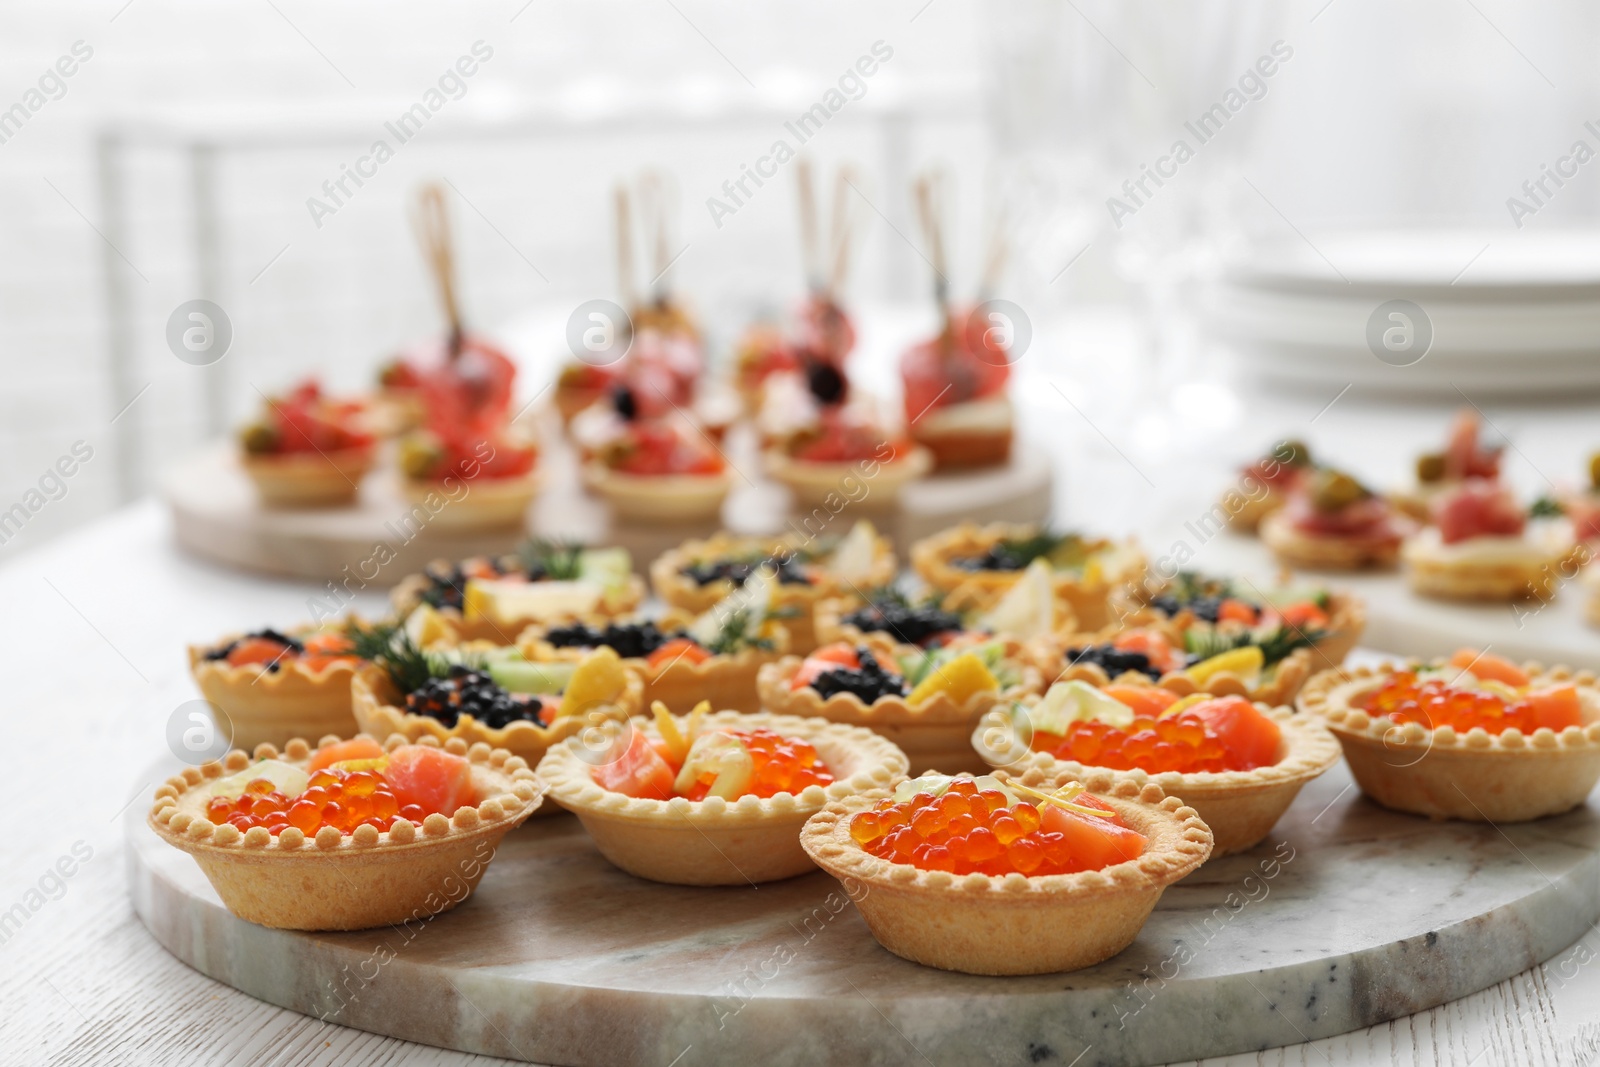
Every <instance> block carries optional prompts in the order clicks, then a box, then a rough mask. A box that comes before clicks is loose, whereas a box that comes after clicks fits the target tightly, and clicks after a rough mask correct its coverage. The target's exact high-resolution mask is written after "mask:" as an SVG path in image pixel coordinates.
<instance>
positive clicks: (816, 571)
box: [650, 520, 895, 653]
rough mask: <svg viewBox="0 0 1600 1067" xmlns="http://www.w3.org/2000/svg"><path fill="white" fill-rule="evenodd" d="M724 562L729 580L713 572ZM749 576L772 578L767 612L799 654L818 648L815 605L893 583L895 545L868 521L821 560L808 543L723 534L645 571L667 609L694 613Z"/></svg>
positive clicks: (687, 545) (691, 544) (665, 556)
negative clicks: (763, 573) (758, 572)
mask: <svg viewBox="0 0 1600 1067" xmlns="http://www.w3.org/2000/svg"><path fill="white" fill-rule="evenodd" d="M844 556H848V557H849V559H843V558H841V557H844ZM729 563H732V564H734V567H733V568H732V569H730V568H729V567H726V566H724V567H722V568H721V569H722V570H723V571H727V572H728V574H726V575H724V574H721V573H718V572H717V565H719V564H729ZM697 568H698V569H699V572H700V573H699V576H698V577H697V575H696V570H697ZM754 569H766V570H771V571H772V572H773V574H774V576H775V578H776V581H775V583H774V585H773V591H772V609H773V611H774V612H775V613H776V614H777V616H778V621H779V622H780V624H781V625H782V626H783V628H784V629H785V630H787V631H788V633H789V648H788V650H789V651H790V652H794V653H805V652H810V651H811V650H812V649H813V648H816V647H817V634H816V622H815V613H816V609H817V605H818V604H819V603H820V602H821V601H823V600H824V599H826V598H833V597H840V596H849V595H851V594H852V593H854V592H855V591H856V590H866V589H875V588H877V587H879V586H884V585H888V584H889V583H890V582H892V581H893V580H894V576H895V554H894V546H893V544H891V543H890V541H889V539H888V538H886V537H884V536H882V535H881V534H879V533H878V532H877V530H876V529H874V528H873V526H872V524H871V523H870V522H867V521H866V520H862V521H860V522H857V523H856V525H855V526H854V527H853V528H852V529H851V531H850V533H849V534H846V535H845V537H844V538H843V539H842V540H841V542H840V543H839V544H838V545H836V546H833V548H832V549H831V550H830V551H827V552H826V553H823V552H821V551H819V546H815V545H814V544H813V543H812V540H811V539H807V538H800V537H797V536H788V537H777V538H772V537H739V536H735V535H733V534H729V533H727V532H725V531H724V532H719V533H716V534H713V535H712V536H711V537H709V538H706V539H704V540H691V541H685V542H684V543H683V544H681V545H679V546H678V547H677V548H674V549H669V550H668V551H666V552H664V553H662V554H661V556H660V557H659V558H657V559H656V560H655V562H653V563H652V564H651V565H650V584H651V586H652V587H653V588H654V589H655V592H656V595H657V596H659V597H660V598H661V599H662V600H665V601H666V602H667V603H668V604H669V605H671V606H672V607H675V608H681V609H682V610H684V611H690V612H694V613H696V614H698V613H700V612H702V611H706V610H708V609H709V608H711V606H712V605H714V604H715V603H716V602H717V601H719V600H721V599H722V598H723V597H725V596H727V595H728V594H729V593H730V592H732V591H733V590H734V589H736V588H738V587H739V586H741V585H743V584H744V581H745V577H744V576H743V575H742V574H741V570H742V571H749V570H754ZM699 577H706V578H707V580H705V581H700V580H699Z"/></svg>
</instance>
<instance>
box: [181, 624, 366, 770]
mask: <svg viewBox="0 0 1600 1067" xmlns="http://www.w3.org/2000/svg"><path fill="white" fill-rule="evenodd" d="M219 643H220V642H219ZM207 651H208V650H207V649H205V648H201V647H199V646H197V645H190V646H189V671H190V673H191V674H193V675H194V682H195V685H197V686H198V687H199V688H200V695H201V696H203V697H205V698H206V700H207V701H208V702H210V703H211V704H213V705H215V706H216V707H218V708H221V709H222V712H223V714H225V715H226V716H227V717H228V724H229V726H230V727H231V728H232V736H231V738H230V741H231V743H232V744H233V745H234V746H235V747H236V748H242V749H245V750H247V751H248V750H251V749H254V748H255V747H256V746H257V745H259V744H262V743H266V744H270V745H285V744H288V742H289V739H290V738H293V737H324V736H326V735H328V734H336V735H338V736H339V737H349V736H350V735H351V734H353V733H355V732H356V719H355V714H354V712H352V711H351V710H350V680H351V679H352V678H353V677H354V676H355V672H356V669H355V665H354V664H341V665H337V666H332V667H328V668H326V669H324V670H320V671H311V670H308V669H306V666H305V664H304V663H303V662H301V661H300V660H298V659H294V658H285V659H283V660H282V661H281V662H279V664H278V669H277V670H275V671H267V670H263V669H262V666H261V664H246V665H243V666H238V667H235V666H233V665H232V664H230V663H228V662H227V661H226V660H208V659H206V652H207ZM219 725H220V724H219ZM377 736H379V737H387V736H389V734H388V732H387V731H385V732H384V733H380V734H378V735H377Z"/></svg>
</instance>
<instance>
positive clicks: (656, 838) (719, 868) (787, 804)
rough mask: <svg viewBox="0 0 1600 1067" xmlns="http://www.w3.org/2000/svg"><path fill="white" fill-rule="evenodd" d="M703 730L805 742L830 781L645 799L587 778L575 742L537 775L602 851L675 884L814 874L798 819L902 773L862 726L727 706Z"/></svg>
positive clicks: (652, 733) (895, 758) (890, 748)
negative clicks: (785, 789)
mask: <svg viewBox="0 0 1600 1067" xmlns="http://www.w3.org/2000/svg"><path fill="white" fill-rule="evenodd" d="M703 727H704V728H715V727H727V728H731V729H745V730H748V729H754V728H756V727H766V728H767V729H770V730H773V731H775V732H776V733H779V734H782V735H784V736H786V737H799V738H804V739H805V740H807V741H809V742H811V744H812V745H814V746H815V747H816V749H817V754H818V755H819V756H821V757H822V761H823V762H824V763H825V764H827V765H828V769H829V771H830V772H832V773H833V774H834V777H835V781H834V782H833V783H832V784H830V785H827V786H816V785H813V786H808V787H806V788H805V789H804V790H802V791H801V792H800V793H799V794H798V795H796V794H791V793H779V794H777V795H776V796H771V797H756V796H744V797H740V798H739V799H737V800H733V801H727V800H723V799H722V798H720V797H708V798H707V799H705V800H700V801H690V800H687V799H685V798H683V797H674V798H673V799H671V800H650V799H647V798H644V797H630V796H626V795H624V794H622V793H614V792H611V791H609V790H606V789H603V788H601V787H600V786H599V785H598V784H596V782H595V781H594V777H593V774H592V771H593V768H594V765H593V764H592V763H590V762H588V761H586V760H585V759H584V758H583V756H582V754H581V753H580V752H579V751H578V749H577V747H576V746H575V745H574V744H562V745H557V746H555V747H553V748H551V750H550V751H549V752H548V753H547V754H546V755H545V758H544V759H543V760H541V761H540V763H539V776H540V777H541V778H542V779H543V780H544V781H546V782H548V783H549V788H550V795H551V797H552V799H559V800H560V802H561V805H562V806H563V807H565V808H567V809H568V810H570V811H572V812H574V813H575V814H576V815H577V816H578V818H579V820H580V821H582V823H583V826H584V829H585V830H587V831H588V832H589V836H590V837H592V838H593V839H594V843H595V846H596V847H597V848H598V849H599V850H600V853H601V854H602V855H603V856H605V858H606V859H607V860H609V861H610V862H611V863H613V864H615V865H616V866H617V867H620V868H621V869H622V870H624V871H627V872H628V873H629V874H633V875H636V876H638V877H640V878H648V879H650V880H651V881H655V882H668V883H671V884H674V885H747V884H751V883H758V882H770V881H776V880H778V879H780V878H792V877H794V876H795V875H798V874H804V873H806V872H807V871H810V870H812V869H813V863H812V860H811V857H809V856H808V855H807V854H806V852H805V850H804V849H802V848H801V847H800V828H801V826H802V825H803V824H804V823H805V821H806V820H807V819H808V818H810V817H811V816H812V815H814V814H816V813H817V812H818V811H820V810H822V807H823V805H825V804H827V803H828V802H829V801H833V800H840V799H843V798H845V797H849V796H851V795H853V794H856V793H864V792H869V791H871V792H876V793H881V792H882V791H883V790H884V789H886V788H889V787H892V786H893V785H894V783H895V782H897V781H899V780H900V779H901V778H903V777H904V776H905V773H906V766H907V764H906V757H905V753H903V752H901V751H900V750H899V749H898V748H896V747H895V746H894V745H893V744H891V743H890V742H888V741H885V740H884V739H883V738H881V737H879V736H878V735H876V734H874V733H873V732H872V731H870V730H865V729H862V728H860V727H855V726H844V725H840V724H838V723H830V722H825V721H823V720H821V719H807V718H799V717H796V716H791V715H769V714H757V715H745V714H741V713H739V712H731V711H719V712H714V713H712V714H710V715H707V716H706V717H705V718H704V720H703ZM628 728H630V729H634V730H643V731H644V732H645V733H646V734H647V735H648V736H649V737H652V738H657V739H659V737H660V733H659V731H658V730H657V728H656V725H655V723H654V722H652V721H648V720H646V719H644V718H635V719H633V720H631V721H630V722H629V723H628ZM841 765H844V766H841Z"/></svg>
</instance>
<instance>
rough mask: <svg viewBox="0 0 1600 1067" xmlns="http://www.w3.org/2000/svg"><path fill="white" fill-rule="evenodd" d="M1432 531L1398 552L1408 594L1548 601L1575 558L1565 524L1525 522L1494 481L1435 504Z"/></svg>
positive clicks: (1460, 489) (1464, 487)
mask: <svg viewBox="0 0 1600 1067" xmlns="http://www.w3.org/2000/svg"><path fill="white" fill-rule="evenodd" d="M1434 519H1435V524H1434V525H1432V526H1427V527H1424V528H1423V529H1422V530H1420V531H1419V532H1418V533H1416V534H1415V535H1414V536H1412V537H1411V538H1409V539H1407V541H1406V543H1405V547H1404V548H1403V549H1402V550H1401V558H1402V559H1403V560H1404V561H1405V565H1406V579H1407V582H1408V584H1409V585H1410V586H1411V589H1412V591H1413V592H1416V593H1420V594H1422V595H1423V596H1433V597H1442V598H1445V599H1450V600H1501V601H1505V600H1524V599H1527V598H1530V597H1538V598H1540V599H1547V598H1548V597H1550V596H1552V595H1554V592H1555V588H1554V587H1555V586H1556V584H1557V582H1558V578H1559V572H1560V571H1562V570H1566V572H1567V573H1569V574H1570V573H1572V569H1571V562H1572V557H1573V556H1574V555H1575V554H1576V553H1578V551H1579V549H1578V541H1577V539H1576V538H1575V537H1574V536H1573V533H1574V531H1573V526H1572V523H1571V522H1570V521H1569V520H1567V519H1565V518H1554V519H1541V520H1540V521H1538V522H1537V523H1531V524H1530V523H1529V522H1528V516H1527V512H1526V511H1525V510H1524V509H1523V507H1522V505H1521V504H1519V503H1518V502H1517V501H1516V499H1515V498H1514V497H1513V496H1512V495H1511V492H1510V490H1508V489H1506V488H1505V487H1503V486H1501V485H1499V484H1498V483H1496V482H1488V481H1482V480H1479V479H1468V480H1467V481H1465V482H1463V483H1461V484H1460V485H1459V486H1457V487H1456V488H1454V489H1451V490H1449V491H1448V492H1446V493H1444V494H1442V495H1441V496H1440V497H1439V498H1438V499H1437V500H1436V501H1435V504H1434Z"/></svg>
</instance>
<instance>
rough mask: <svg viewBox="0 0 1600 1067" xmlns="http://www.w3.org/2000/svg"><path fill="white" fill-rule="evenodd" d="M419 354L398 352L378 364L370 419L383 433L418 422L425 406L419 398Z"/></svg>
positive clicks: (394, 432)
mask: <svg viewBox="0 0 1600 1067" xmlns="http://www.w3.org/2000/svg"><path fill="white" fill-rule="evenodd" d="M419 358H420V357H419V356H416V355H412V354H401V355H398V356H395V357H394V358H393V359H390V360H388V361H387V362H385V363H384V364H383V365H382V366H381V367H379V368H378V374H377V379H378V391H377V395H376V396H375V397H374V401H373V423H374V424H375V426H376V428H377V431H378V432H379V433H381V434H382V435H383V436H385V437H395V436H398V435H400V434H403V433H405V432H406V431H408V430H414V429H416V428H417V427H418V426H421V425H422V420H423V419H424V417H425V416H426V413H427V409H426V408H425V407H424V406H423V402H422V376H421V374H420V373H419V372H418V366H419V363H418V362H417V360H418V359H419Z"/></svg>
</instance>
